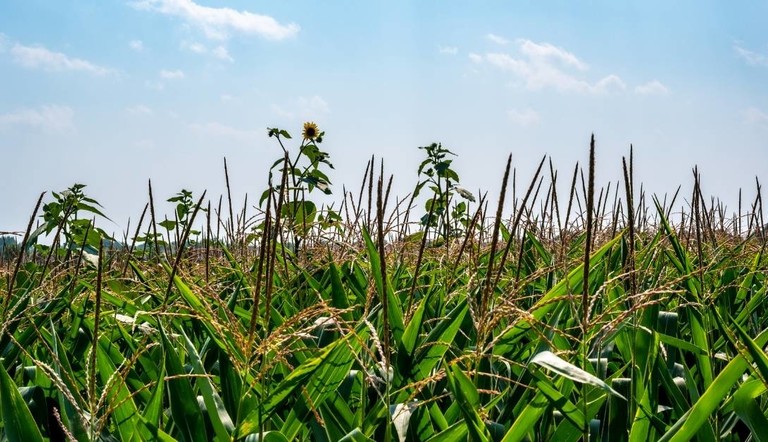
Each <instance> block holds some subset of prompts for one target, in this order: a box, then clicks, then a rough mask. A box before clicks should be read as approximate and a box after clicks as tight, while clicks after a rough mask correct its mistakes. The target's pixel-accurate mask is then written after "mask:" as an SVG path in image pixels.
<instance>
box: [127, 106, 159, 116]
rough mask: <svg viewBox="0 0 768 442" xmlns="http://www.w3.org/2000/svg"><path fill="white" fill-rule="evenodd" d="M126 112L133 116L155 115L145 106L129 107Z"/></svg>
mask: <svg viewBox="0 0 768 442" xmlns="http://www.w3.org/2000/svg"><path fill="white" fill-rule="evenodd" d="M125 111H126V112H128V113H129V114H131V115H152V114H153V113H154V112H153V111H152V109H151V108H149V107H147V106H144V105H143V104H137V105H136V106H131V107H127V108H125Z"/></svg>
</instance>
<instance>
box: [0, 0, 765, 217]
mask: <svg viewBox="0 0 768 442" xmlns="http://www.w3.org/2000/svg"><path fill="white" fill-rule="evenodd" d="M766 17H768V2H766V1H759V2H758V1H755V2H738V3H726V2H715V1H677V2H666V1H642V2H640V1H637V2H609V1H590V2H570V1H551V2H534V1H523V2H506V1H483V2H458V1H436V0H432V1H421V2H404V1H372V2H368V1H352V0H347V1H329V2H313V1H303V0H296V1H290V2H265V1H259V2H254V1H244V0H100V1H98V2H92V1H67V0H56V1H54V0H47V1H43V0H4V1H3V2H2V3H0V84H2V87H0V208H2V209H0V231H3V230H23V228H24V227H25V226H26V222H27V219H28V217H29V214H30V213H31V210H32V208H33V206H34V203H35V200H36V197H37V195H39V193H40V192H42V191H44V190H62V189H64V188H66V187H68V186H70V185H71V184H73V183H76V182H77V183H83V184H87V185H88V187H87V188H86V192H87V193H88V194H89V195H91V196H93V197H94V198H96V199H97V200H99V201H100V202H101V203H102V204H103V205H104V206H105V210H106V213H107V214H108V215H109V216H110V217H111V218H112V219H113V220H114V221H115V224H114V225H113V229H114V230H116V231H119V230H120V229H122V228H123V227H124V226H125V224H126V220H127V219H128V217H132V218H133V219H136V218H137V217H138V215H139V214H140V212H141V208H142V207H143V205H144V203H145V202H146V198H147V197H146V182H147V179H152V182H153V186H154V190H155V195H156V197H157V198H158V199H163V200H164V199H166V198H168V197H170V196H172V195H173V194H175V193H176V192H178V191H179V190H181V189H182V188H186V189H191V190H193V191H195V192H196V193H199V192H201V191H202V190H203V189H208V191H209V195H210V196H211V197H213V198H214V199H217V198H218V195H219V194H221V193H222V192H224V172H223V167H222V166H223V158H224V157H225V156H226V157H227V159H228V162H229V165H230V178H231V181H232V186H233V189H234V191H235V193H234V196H235V198H236V200H239V201H242V199H241V198H242V196H243V195H244V194H245V193H246V192H247V193H248V194H249V195H251V198H252V199H253V198H255V197H256V195H258V194H260V192H261V190H262V189H264V187H265V184H266V170H267V169H268V167H269V165H270V164H271V162H272V160H273V159H274V158H276V157H278V156H279V155H280V150H279V147H278V146H277V145H276V144H275V142H274V139H269V138H268V137H267V136H266V128H267V127H273V126H278V127H281V128H284V129H287V130H289V131H291V132H293V133H294V134H296V135H298V134H299V132H300V127H301V124H302V122H303V121H306V120H313V121H315V122H317V123H318V124H319V126H320V128H321V129H322V130H325V131H326V133H327V136H326V140H325V143H324V144H323V146H324V149H325V150H327V151H329V152H330V154H331V158H332V160H333V162H334V164H335V165H336V170H335V171H334V172H333V173H332V175H331V179H332V181H333V184H334V189H335V190H336V194H340V193H341V185H342V184H346V185H347V187H348V188H352V189H357V188H358V186H359V184H358V183H359V180H360V178H361V177H362V173H363V170H364V167H365V161H366V160H367V158H369V157H370V156H371V155H372V154H375V155H376V156H377V157H383V158H384V160H385V165H386V168H387V170H388V171H389V172H390V173H394V174H395V191H396V192H397V194H399V195H401V196H402V195H405V193H406V192H407V191H408V190H409V189H410V188H411V186H412V185H413V184H414V183H415V182H416V167H417V165H418V162H419V161H420V159H421V151H419V150H418V149H417V147H418V146H422V145H426V144H429V143H431V142H433V141H439V142H442V143H443V144H444V145H445V146H447V147H448V148H450V149H451V150H452V151H454V152H455V153H457V154H458V155H459V156H458V158H457V160H456V163H455V165H456V169H457V171H458V172H459V174H460V175H461V177H462V184H463V186H464V187H466V188H468V189H470V190H473V191H475V190H478V189H481V190H484V191H485V190H488V191H489V192H490V193H491V194H494V193H496V192H498V187H499V184H500V181H501V176H502V174H503V163H504V161H505V159H506V156H507V155H508V154H509V153H512V154H513V164H514V165H515V166H516V167H517V168H518V171H519V172H518V173H519V177H520V180H521V181H524V180H526V179H528V178H529V177H530V176H531V175H532V174H533V172H534V168H535V165H536V163H537V162H538V161H539V159H540V158H541V157H542V156H543V155H545V154H546V155H551V156H552V159H553V162H554V165H555V167H557V168H558V169H560V170H561V174H562V176H569V175H570V173H571V170H572V168H573V165H574V164H575V163H576V162H577V161H581V162H582V163H583V162H584V161H585V160H586V158H587V152H588V151H587V147H588V142H589V136H590V134H591V133H593V132H594V133H595V135H596V138H597V149H598V151H597V167H598V182H599V184H605V183H607V182H608V181H609V180H615V179H618V178H619V177H620V173H621V163H620V161H621V157H622V156H623V155H627V153H628V151H629V145H630V143H632V144H633V145H634V146H635V155H636V173H637V180H638V181H642V182H643V183H644V185H645V187H646V188H647V189H648V190H650V191H651V192H657V193H664V192H669V193H672V192H674V190H675V189H676V187H677V186H678V185H679V184H682V185H683V188H684V189H689V188H690V183H691V168H692V167H693V166H694V165H698V166H699V169H700V171H701V172H702V174H703V179H704V181H703V187H704V191H705V192H706V193H708V194H712V195H717V196H720V197H721V198H722V199H723V200H724V201H726V202H728V203H729V204H730V208H731V209H735V201H736V197H737V192H738V189H739V188H744V189H745V190H744V191H745V197H749V198H751V197H752V196H753V195H754V179H755V176H758V177H760V178H761V179H762V180H763V181H765V180H766V179H768V173H766V167H765V165H766V164H768V162H767V161H766V160H768V31H767V30H766V26H765V20H766ZM561 181H567V179H563V178H561ZM521 186H522V185H521ZM105 229H106V230H109V227H107V226H105Z"/></svg>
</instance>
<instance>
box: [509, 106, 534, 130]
mask: <svg viewBox="0 0 768 442" xmlns="http://www.w3.org/2000/svg"><path fill="white" fill-rule="evenodd" d="M507 117H508V118H509V120H510V121H512V122H513V123H515V124H517V125H518V126H523V127H528V126H533V125H536V124H539V121H541V118H540V116H539V113H538V112H536V111H535V110H533V109H524V110H517V109H510V110H508V111H507Z"/></svg>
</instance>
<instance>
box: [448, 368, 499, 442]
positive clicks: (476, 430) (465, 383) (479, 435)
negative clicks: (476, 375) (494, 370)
mask: <svg viewBox="0 0 768 442" xmlns="http://www.w3.org/2000/svg"><path fill="white" fill-rule="evenodd" d="M446 375H447V376H448V386H449V388H450V390H451V393H452V394H453V396H454V398H455V399H456V401H457V403H458V405H459V409H460V410H461V413H462V414H463V415H464V422H466V423H467V429H468V430H469V435H470V438H471V439H472V440H473V441H478V442H488V441H490V440H492V439H491V434H490V433H489V432H488V428H486V426H485V422H483V419H482V418H481V417H480V413H479V408H480V396H479V394H478V392H477V388H476V387H475V385H474V384H473V383H472V381H471V380H470V379H469V378H468V377H467V375H465V374H464V372H463V371H461V369H460V368H459V367H458V366H457V365H456V364H454V365H451V366H450V369H449V370H446Z"/></svg>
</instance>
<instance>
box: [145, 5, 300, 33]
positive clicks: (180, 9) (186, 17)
mask: <svg viewBox="0 0 768 442" xmlns="http://www.w3.org/2000/svg"><path fill="white" fill-rule="evenodd" d="M131 5H132V6H133V7H134V8H136V9H140V10H146V11H153V12H157V13H160V14H165V15H169V16H172V17H178V18H180V19H182V20H183V21H185V22H186V23H187V24H189V25H193V26H196V27H198V28H200V29H202V31H203V32H204V33H205V35H206V36H207V37H208V38H210V39H214V40H226V39H227V38H229V36H230V35H231V34H232V33H241V34H255V35H259V36H261V37H264V38H266V39H269V40H283V39H286V38H290V37H293V36H295V35H296V34H297V33H298V32H299V30H300V27H299V25H297V24H295V23H289V24H281V23H279V22H278V21H277V20H275V19H274V18H272V17H270V16H268V15H261V14H254V13H252V12H248V11H238V10H235V9H232V8H215V7H209V6H203V5H200V4H198V3H195V2H194V1H193V0H138V1H134V2H133V3H132V4H131Z"/></svg>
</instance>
